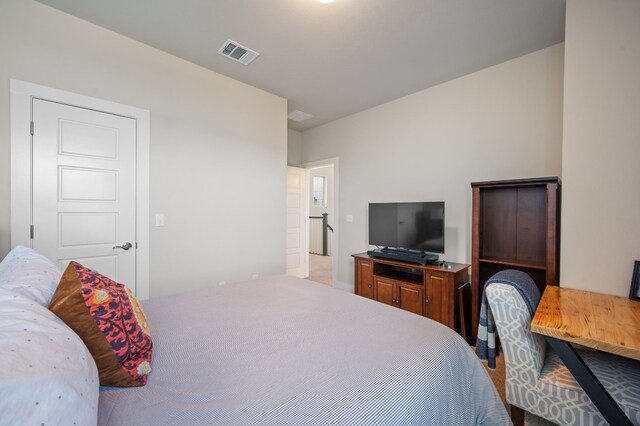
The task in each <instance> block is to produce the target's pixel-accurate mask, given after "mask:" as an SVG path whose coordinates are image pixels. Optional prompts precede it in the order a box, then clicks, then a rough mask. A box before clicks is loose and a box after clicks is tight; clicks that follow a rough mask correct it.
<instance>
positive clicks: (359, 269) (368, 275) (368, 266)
mask: <svg viewBox="0 0 640 426" xmlns="http://www.w3.org/2000/svg"><path fill="white" fill-rule="evenodd" d="M355 292H356V294H357V295H360V296H362V297H367V298H369V299H373V262H370V261H367V260H362V259H356V283H355Z"/></svg>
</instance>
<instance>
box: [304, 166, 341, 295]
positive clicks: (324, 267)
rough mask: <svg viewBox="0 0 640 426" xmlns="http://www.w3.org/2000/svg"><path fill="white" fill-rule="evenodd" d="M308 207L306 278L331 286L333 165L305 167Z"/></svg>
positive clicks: (333, 197)
mask: <svg viewBox="0 0 640 426" xmlns="http://www.w3.org/2000/svg"><path fill="white" fill-rule="evenodd" d="M307 169H308V171H309V174H308V176H309V179H308V189H309V190H308V193H309V197H308V203H309V221H308V226H309V229H308V235H309V276H308V279H309V280H311V281H315V282H318V283H321V284H325V285H328V286H333V284H334V256H333V254H334V251H335V247H334V244H335V241H334V240H335V238H334V237H335V236H334V233H335V226H334V225H335V223H336V220H335V211H336V209H335V202H334V201H335V198H336V197H335V168H334V164H333V163H328V164H320V165H314V166H309V167H307Z"/></svg>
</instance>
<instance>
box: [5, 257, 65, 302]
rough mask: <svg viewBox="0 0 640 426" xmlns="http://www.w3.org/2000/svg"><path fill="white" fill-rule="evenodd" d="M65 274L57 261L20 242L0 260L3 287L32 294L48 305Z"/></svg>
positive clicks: (26, 294) (27, 295) (23, 294)
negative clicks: (54, 261) (56, 263)
mask: <svg viewBox="0 0 640 426" xmlns="http://www.w3.org/2000/svg"><path fill="white" fill-rule="evenodd" d="M61 276H62V273H61V272H60V270H59V269H58V267H57V266H56V265H55V264H54V263H53V262H51V261H50V260H49V259H47V258H46V257H44V256H43V255H41V254H40V253H37V252H35V251H34V250H33V249H30V248H28V247H22V246H17V247H16V248H14V249H13V250H11V252H9V254H8V255H7V257H5V258H4V260H3V261H2V262H0V290H9V291H12V292H14V293H16V294H19V295H21V296H25V297H28V298H29V299H32V300H35V301H36V302H38V303H39V304H40V305H42V306H44V307H45V308H46V307H47V306H49V302H50V301H51V298H52V297H53V293H54V292H55V291H56V287H57V286H58V282H60V277H61Z"/></svg>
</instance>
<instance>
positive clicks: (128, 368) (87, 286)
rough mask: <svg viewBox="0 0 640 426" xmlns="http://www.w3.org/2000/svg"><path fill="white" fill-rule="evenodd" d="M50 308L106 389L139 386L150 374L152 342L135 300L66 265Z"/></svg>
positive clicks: (102, 280) (107, 282)
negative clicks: (80, 344)
mask: <svg viewBox="0 0 640 426" xmlns="http://www.w3.org/2000/svg"><path fill="white" fill-rule="evenodd" d="M49 309H50V310H51V311H52V312H53V313H54V314H56V315H57V316H59V317H60V318H61V319H62V320H63V321H64V322H65V323H66V324H67V325H68V326H69V327H71V329H73V331H75V332H76V333H77V334H78V335H79V336H80V338H82V340H83V341H84V343H85V345H86V346H87V348H88V349H89V352H91V355H93V358H94V359H95V361H96V365H97V366H98V374H99V376H100V384H101V385H104V386H143V385H145V384H146V383H147V376H148V375H149V373H150V371H151V351H152V342H151V334H150V332H149V326H148V325H147V319H146V317H145V315H144V312H143V311H142V308H141V307H140V305H139V304H138V301H137V299H136V298H135V297H134V296H133V294H131V291H130V290H129V289H128V288H127V287H126V286H124V285H122V284H118V283H116V282H115V281H112V280H110V279H109V278H107V277H105V276H103V275H100V274H99V273H97V272H95V271H92V270H91V269H88V268H85V267H84V266H82V265H80V264H79V263H77V262H71V263H69V266H68V267H67V269H66V270H65V272H64V274H63V275H62V279H61V280H60V284H59V285H58V288H57V290H56V292H55V294H54V295H53V299H51V304H50V305H49Z"/></svg>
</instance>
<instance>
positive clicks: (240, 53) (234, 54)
mask: <svg viewBox="0 0 640 426" xmlns="http://www.w3.org/2000/svg"><path fill="white" fill-rule="evenodd" d="M218 53H219V54H221V55H222V56H226V57H227V58H229V59H233V60H234V61H236V62H240V63H241V64H243V65H249V64H250V63H251V61H253V60H254V59H255V58H257V57H258V55H260V54H259V53H258V52H256V51H254V50H251V49H249V48H248V47H244V46H242V45H241V44H240V43H236V42H235V41H233V40H227V41H225V43H224V44H223V45H222V47H221V48H220V49H219V50H218Z"/></svg>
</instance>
